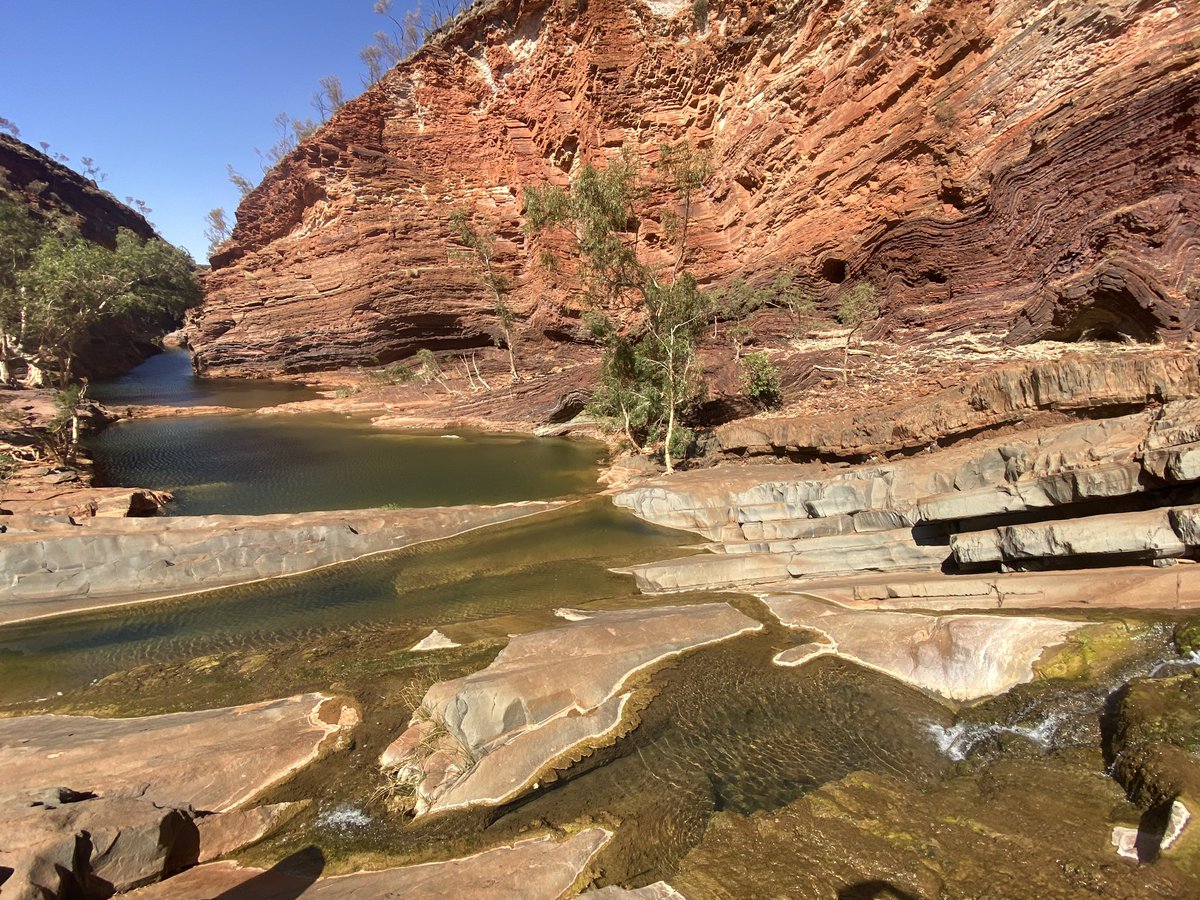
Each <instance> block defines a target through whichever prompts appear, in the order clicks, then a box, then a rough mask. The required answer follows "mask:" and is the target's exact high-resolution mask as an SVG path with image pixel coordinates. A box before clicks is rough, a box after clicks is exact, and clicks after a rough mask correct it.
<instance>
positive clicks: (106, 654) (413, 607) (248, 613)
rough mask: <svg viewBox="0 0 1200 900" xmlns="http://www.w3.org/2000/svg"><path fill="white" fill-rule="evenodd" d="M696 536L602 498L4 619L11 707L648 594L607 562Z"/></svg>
mask: <svg viewBox="0 0 1200 900" xmlns="http://www.w3.org/2000/svg"><path fill="white" fill-rule="evenodd" d="M686 540H687V535H682V534H680V533H679V532H675V531H670V530H668V529H664V528H657V527H655V526H652V525H647V524H646V523H644V522H641V521H640V520H638V519H635V518H633V517H632V516H629V515H626V514H624V513H622V512H620V511H618V510H616V509H614V508H613V507H612V506H611V504H609V503H608V502H607V501H606V500H601V499H599V498H597V499H594V500H589V501H586V502H584V503H580V504H575V505H573V506H570V507H568V508H566V509H564V510H562V511H559V512H555V513H550V514H547V515H542V516H536V517H533V518H530V519H526V520H522V521H518V522H516V523H513V524H510V525H503V526H498V527H493V528H488V529H483V530H481V531H477V532H472V533H470V534H467V535H463V536H461V537H457V538H452V539H449V540H445V541H438V542H436V543H431V544H426V545H421V546H418V547H412V548H408V549H406V550H400V551H396V552H394V553H388V554H382V555H379V556H372V557H368V558H366V559H362V560H358V561H357V562H351V563H346V564H343V565H338V566H334V567H331V568H327V569H321V570H318V571H316V572H310V573H306V574H302V575H297V576H293V577H291V578H281V579H275V580H272V581H264V582H258V583H255V584H249V585H243V586H241V587H234V588H225V589H222V590H216V591H209V592H206V593H203V594H198V595H192V596H190V597H185V598H179V599H175V600H167V601H155V602H152V603H146V604H139V605H137V606H131V607H121V608H116V609H109V610H101V611H97V612H94V613H86V614H81V615H73V616H62V617H59V618H56V619H53V620H52V621H50V622H46V621H35V622H28V623H23V624H17V625H9V626H6V627H4V628H0V667H2V668H3V670H4V677H3V678H0V708H2V705H3V704H12V703H16V702H21V701H27V700H31V699H35V698H39V697H47V696H51V695H53V694H54V693H55V692H57V691H69V690H71V689H74V688H78V687H81V686H83V685H86V684H88V683H89V682H91V681H92V680H93V679H98V678H103V677H104V676H106V675H110V674H112V673H113V672H119V671H121V670H124V669H129V668H132V667H134V666H140V665H146V664H148V663H156V664H169V663H172V662H177V661H180V660H187V659H192V658H195V657H198V656H206V655H210V654H223V653H233V652H238V651H245V650H247V649H264V648H270V647H273V646H281V645H284V644H289V643H296V642H304V643H306V644H308V645H315V644H318V643H320V642H321V641H323V640H325V639H326V638H327V637H328V636H330V635H333V634H340V633H343V632H346V631H349V632H368V631H371V630H380V629H384V630H387V631H390V632H392V633H396V634H397V635H398V636H397V642H398V643H397V645H396V646H393V647H392V649H396V650H398V649H403V644H402V643H399V642H400V641H401V640H402V639H407V638H406V637H405V635H406V633H407V632H406V630H411V629H425V630H426V633H427V631H428V630H429V629H432V628H433V627H435V626H438V627H444V626H447V625H449V624H451V623H470V622H473V621H476V620H481V619H487V618H495V617H499V616H528V615H529V614H531V613H539V612H540V613H548V612H549V611H552V610H553V609H554V608H556V607H561V606H584V605H588V604H591V603H595V602H597V601H608V602H607V603H606V604H605V605H607V606H610V607H611V606H612V605H613V602H614V601H618V602H619V601H625V602H643V601H641V600H640V598H639V596H638V594H637V593H636V591H635V589H634V586H633V580H632V579H631V578H629V577H628V576H624V575H615V574H613V573H612V572H610V571H609V568H610V567H612V566H615V565H619V564H626V563H628V562H629V561H630V560H639V561H641V560H644V561H649V560H651V559H655V558H659V557H661V556H662V555H664V554H667V555H670V554H676V553H678V552H679V550H678V547H679V545H680V544H681V543H683V542H686ZM553 621H561V620H553V619H552V618H550V617H549V616H543V617H540V618H539V619H538V622H540V623H541V625H542V627H544V626H547V625H550V624H551V623H552V622H553ZM409 636H411V635H409ZM467 636H470V634H469V633H468V634H467ZM411 643H412V641H410V644H411ZM286 687H288V688H289V689H290V688H291V687H292V685H286Z"/></svg>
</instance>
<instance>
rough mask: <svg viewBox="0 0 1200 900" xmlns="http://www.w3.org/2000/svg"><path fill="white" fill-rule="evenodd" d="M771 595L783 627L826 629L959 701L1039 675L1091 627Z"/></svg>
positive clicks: (845, 645)
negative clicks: (1049, 654)
mask: <svg viewBox="0 0 1200 900" xmlns="http://www.w3.org/2000/svg"><path fill="white" fill-rule="evenodd" d="M764 601H765V602H766V604H767V606H768V607H769V608H770V610H771V612H773V613H774V614H775V615H776V616H778V618H779V620H780V621H781V622H782V623H783V624H784V625H788V626H791V627H793V628H808V629H812V630H816V631H820V632H822V633H823V634H825V635H826V636H827V637H828V638H829V640H830V642H832V643H833V644H835V645H836V651H837V653H838V655H839V656H844V657H846V658H848V659H852V660H854V661H855V662H858V663H861V664H863V665H867V666H870V667H871V668H875V669H879V670H881V671H883V672H886V673H887V674H889V675H891V676H892V677H894V678H898V679H900V680H901V681H905V682H908V683H909V684H914V685H916V686H918V687H921V688H924V689H925V690H928V691H932V692H934V693H937V694H941V695H942V696H944V697H948V698H949V699H951V700H960V701H965V700H975V699H978V698H980V697H987V696H991V695H993V694H1001V693H1003V692H1004V691H1007V690H1008V689H1009V688H1011V687H1013V686H1014V685H1017V684H1021V683H1024V682H1027V681H1030V680H1032V678H1033V675H1034V672H1033V664H1034V663H1035V662H1037V661H1038V659H1039V658H1040V657H1041V656H1042V654H1043V653H1044V652H1045V651H1046V649H1047V648H1049V647H1051V646H1054V645H1056V644H1060V643H1062V642H1063V641H1064V640H1065V639H1066V638H1067V636H1068V635H1070V634H1071V633H1072V632H1074V631H1076V630H1078V629H1079V628H1081V627H1084V623H1080V622H1065V621H1062V620H1061V619H1050V618H1044V617H1040V616H984V615H948V616H929V615H921V614H918V613H905V612H866V611H861V610H849V609H843V608H840V607H837V606H833V605H832V604H829V603H825V602H822V601H821V600H817V599H813V598H809V597H801V596H780V595H771V596H768V597H765V598H764ZM780 662H781V664H789V661H788V660H786V659H785V660H782V661H780ZM790 664H793V665H794V664H795V663H794V662H792V663H790Z"/></svg>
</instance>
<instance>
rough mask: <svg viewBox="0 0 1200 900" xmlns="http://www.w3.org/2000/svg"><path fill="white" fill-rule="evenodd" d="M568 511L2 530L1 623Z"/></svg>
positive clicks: (498, 509)
mask: <svg viewBox="0 0 1200 900" xmlns="http://www.w3.org/2000/svg"><path fill="white" fill-rule="evenodd" d="M564 505H566V504H565V503H563V502H534V501H530V502H522V503H504V504H499V505H496V506H448V507H433V508H429V509H397V510H391V509H359V510H344V511H337V512H308V513H289V514H283V515H269V516H178V517H175V518H157V519H87V520H83V521H82V522H81V524H79V525H71V524H66V525H61V526H59V527H57V528H47V527H44V526H43V527H40V528H39V529H38V530H36V531H33V530H27V531H22V532H18V533H12V534H7V533H6V534H0V625H3V624H6V623H9V622H16V621H21V620H25V619H36V618H42V617H45V616H53V615H60V614H63V613H70V612H78V611H80V610H85V609H95V608H100V607H105V606H116V605H121V604H123V603H128V602H131V601H133V600H136V599H152V598H156V597H165V596H171V595H173V594H180V593H187V592H191V591H200V590H207V589H211V588H216V587H227V586H230V585H234V584H244V583H246V582H251V581H259V580H262V579H265V578H278V577H280V576H284V575H295V574H297V573H299V572H306V571H309V570H311V569H316V568H320V567H322V566H328V565H333V564H334V563H339V562H347V561H349V560H352V559H358V558H360V557H363V556H367V555H369V554H372V553H381V552H385V551H388V550H399V549H401V548H403V547H410V546H412V545H414V544H420V543H424V542H426V541H435V540H441V539H443V538H448V537H453V536H455V535H459V534H463V533H465V532H468V531H473V530H475V529H477V528H484V527H486V526H489V525H497V524H500V523H502V522H509V521H513V520H515V519H521V518H525V517H526V516H532V515H537V514H539V513H544V512H549V511H550V510H554V509H559V508H561V507H563V506H564Z"/></svg>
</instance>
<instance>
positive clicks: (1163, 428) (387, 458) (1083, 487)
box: [0, 0, 1200, 898]
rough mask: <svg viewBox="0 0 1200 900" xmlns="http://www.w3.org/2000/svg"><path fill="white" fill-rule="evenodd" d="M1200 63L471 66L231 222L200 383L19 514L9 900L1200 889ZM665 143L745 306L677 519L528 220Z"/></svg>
mask: <svg viewBox="0 0 1200 900" xmlns="http://www.w3.org/2000/svg"><path fill="white" fill-rule="evenodd" d="M1197 35H1200V10H1197V9H1196V8H1195V7H1192V6H1190V5H1189V4H1186V3H1182V2H1170V0H1106V2H1082V0H1062V2H1055V3H1033V2H1023V0H994V2H990V3H987V2H978V0H940V2H939V0H932V2H926V0H920V2H915V3H892V2H886V3H884V2H868V0H847V2H839V0H800V2H796V3H791V4H766V3H760V2H757V0H748V2H744V3H717V2H715V0H714V2H713V3H711V4H709V3H707V2H700V0H698V2H695V3H690V2H673V0H651V2H642V0H588V2H583V3H577V2H574V0H556V2H542V0H531V2H520V0H484V2H481V3H479V4H476V5H475V6H473V7H471V8H470V9H469V10H468V11H467V12H466V13H464V14H463V15H461V16H460V17H458V18H457V19H455V20H454V21H452V22H450V23H449V24H448V25H447V26H446V27H445V28H444V29H442V30H441V31H440V32H438V33H437V34H435V35H433V36H431V37H430V39H429V40H428V41H427V42H426V43H425V45H424V46H423V47H422V48H421V49H419V50H418V51H417V52H416V53H415V54H414V55H413V56H412V57H411V58H409V59H407V60H405V61H403V62H401V63H400V64H399V65H398V66H397V67H396V68H394V69H392V70H391V71H390V72H388V73H387V74H386V75H384V77H383V78H382V79H381V80H380V81H379V82H378V83H376V84H374V85H373V86H371V87H369V88H367V89H366V91H365V92H364V93H363V94H362V95H361V96H359V97H358V98H356V99H353V100H351V101H349V102H347V103H346V104H345V105H344V106H343V107H341V109H340V110H338V111H337V112H336V113H335V114H334V115H333V116H332V117H331V118H330V119H329V121H328V122H326V123H324V124H323V125H322V126H321V127H320V128H319V129H317V130H316V132H315V133H314V134H312V135H311V136H310V137H308V138H307V139H305V140H303V141H302V142H300V144H299V146H297V147H296V148H295V150H294V151H292V152H291V153H289V154H288V155H286V156H285V157H284V158H283V159H282V160H280V162H279V163H278V164H277V165H276V166H275V167H274V168H273V169H271V171H269V172H268V173H267V174H266V176H265V178H264V180H263V182H262V184H261V185H259V186H258V187H257V188H256V189H254V190H253V191H252V192H250V193H249V194H248V195H247V196H246V197H245V199H244V201H243V203H242V206H241V207H240V209H239V211H238V216H237V226H236V228H235V229H234V231H233V233H232V235H231V236H230V237H229V239H228V240H226V241H225V242H224V243H222V244H221V245H220V247H219V248H218V249H217V251H216V252H215V253H214V255H213V257H212V260H211V263H212V265H211V269H210V270H208V271H206V272H204V273H203V275H202V279H203V285H204V295H205V296H204V301H203V303H202V304H201V305H199V306H196V307H194V308H192V309H190V310H189V311H188V313H187V317H186V321H185V322H184V323H183V327H182V329H181V331H180V332H177V333H176V335H175V336H174V338H173V340H175V341H178V342H180V343H181V344H182V346H180V347H171V346H169V347H167V349H166V350H165V352H161V353H157V354H155V355H153V356H151V357H150V358H149V359H148V360H147V361H145V362H143V363H141V365H140V366H139V367H137V368H134V369H133V370H132V371H129V372H127V373H126V374H125V375H122V376H120V377H118V378H116V379H110V380H105V381H100V380H93V381H92V383H91V384H89V385H88V394H87V400H88V401H89V402H90V401H98V404H99V405H96V406H94V407H88V409H89V410H91V412H90V415H89V417H88V418H89V419H90V420H91V422H92V423H93V427H92V433H91V434H89V436H88V437H87V438H86V440H85V442H84V453H83V455H82V456H81V462H80V465H79V467H78V468H77V469H71V468H70V467H68V466H65V465H58V464H57V463H55V462H54V461H52V460H51V459H50V458H49V457H47V456H45V455H42V456H39V457H38V458H36V459H30V460H25V461H24V462H22V463H21V465H19V466H18V467H17V468H16V469H15V471H14V472H13V473H12V474H11V475H9V476H8V477H6V478H5V480H4V481H3V482H0V770H2V771H4V772H5V773H6V774H7V776H8V777H7V780H6V783H5V785H4V787H3V789H2V790H0V890H3V892H4V895H5V897H7V896H8V895H9V893H10V892H11V893H12V895H13V896H14V897H30V898H34V897H38V898H40V897H46V896H50V897H58V896H63V897H67V896H83V897H110V896H114V895H120V896H124V895H126V894H128V895H129V896H131V897H149V898H152V897H174V898H215V897H238V896H244V897H257V896H263V897H318V898H319V897H352V896H489V897H492V896H494V897H515V896H522V897H548V898H550V897H553V898H558V897H570V896H576V895H582V896H590V895H595V896H597V897H598V898H604V897H608V898H620V897H626V896H627V897H643V898H677V897H681V896H682V897H687V898H708V897H730V898H732V897H737V898H742V897H780V896H785V897H831V896H837V897H846V898H855V897H874V898H907V897H922V898H924V897H930V898H934V897H969V896H997V897H1026V896H1037V897H1079V896H1103V897H1118V898H1120V897H1129V898H1138V897H1146V896H1164V897H1187V896H1195V895H1196V894H1197V893H1200V826H1197V825H1196V823H1195V822H1194V821H1193V820H1194V818H1195V816H1196V815H1197V814H1198V813H1200V705H1198V703H1197V690H1200V688H1197V684H1198V681H1197V679H1198V677H1200V674H1198V673H1200V574H1198V572H1200V569H1198V567H1197V562H1198V561H1200V524H1198V523H1200V362H1198V360H1200V357H1198V356H1197V352H1196V344H1195V341H1196V330H1197V319H1196V317H1197V315H1198V314H1200V306H1198V305H1197V304H1198V301H1200V238H1198V235H1200V215H1198V211H1200V118H1198V117H1197V113H1198V112H1200V109H1198V105H1200V40H1198V38H1197ZM682 141H686V142H688V146H691V147H695V148H699V149H700V150H703V151H704V152H705V153H706V154H708V159H710V160H711V164H712V172H711V178H709V179H708V180H707V181H706V183H705V184H704V186H703V188H702V189H700V190H699V192H698V194H697V196H696V198H695V200H694V209H693V210H692V213H691V215H692V217H693V218H692V219H691V220H690V224H689V225H688V226H687V228H686V229H685V235H686V236H685V238H684V239H683V240H682V241H678V240H677V236H675V235H677V224H675V223H677V222H678V216H679V215H680V214H679V211H678V210H677V209H676V208H675V207H674V201H673V200H672V198H671V195H670V194H669V193H668V192H667V191H666V189H665V188H664V187H663V183H662V181H661V180H656V179H657V178H658V176H654V177H649V178H648V179H647V181H646V185H647V193H646V194H645V195H644V196H640V197H639V198H638V205H637V207H636V212H637V215H636V217H634V218H632V219H631V221H629V222H627V223H624V225H625V227H627V231H626V232H623V233H622V234H623V235H624V236H625V237H626V238H628V239H629V240H631V241H633V242H634V243H636V245H637V247H638V252H639V253H640V254H642V256H641V257H639V258H644V259H646V260H648V262H647V263H646V265H647V266H648V267H649V268H650V269H652V270H656V271H660V272H664V271H669V270H670V269H671V268H672V266H674V268H675V269H676V270H678V269H680V268H681V266H682V265H683V264H684V263H686V266H687V269H688V271H689V272H690V273H691V274H693V275H694V276H695V278H696V280H697V283H698V285H699V288H700V291H701V292H702V293H704V294H706V295H708V296H712V297H715V298H723V299H724V300H725V301H726V305H725V306H721V305H720V304H719V303H716V304H715V305H714V306H713V307H712V308H711V310H710V315H709V317H708V318H706V319H705V320H704V322H703V323H702V324H703V327H702V328H701V329H698V331H697V334H696V338H695V343H696V346H695V353H696V356H695V359H696V361H697V369H698V370H701V375H702V380H703V382H704V384H705V386H706V388H707V393H706V395H705V396H704V397H703V398H701V399H698V400H697V402H696V403H694V404H692V405H690V406H689V407H687V409H686V412H685V417H686V421H685V424H686V425H687V427H688V428H689V433H690V434H693V436H694V440H693V441H692V443H691V444H690V446H688V447H687V448H685V451H684V452H682V453H680V454H679V461H678V463H679V465H680V470H679V471H675V472H667V471H664V469H663V466H662V451H661V448H660V447H658V446H656V445H655V444H654V440H653V439H648V440H647V441H646V445H645V446H644V447H631V446H630V445H629V443H628V441H627V439H626V438H625V437H624V436H623V435H622V433H621V429H620V428H619V427H618V428H617V429H615V430H614V429H612V428H611V427H606V426H611V423H606V421H605V418H604V416H603V415H600V414H598V413H597V411H596V406H595V403H594V401H591V398H592V396H593V393H594V391H595V390H596V389H597V385H598V383H600V382H601V381H602V379H603V378H604V377H605V373H607V372H609V371H611V370H610V369H608V368H606V367H607V366H608V365H609V357H608V356H607V355H606V351H608V350H610V349H611V347H610V346H609V345H605V344H604V343H603V338H597V337H596V335H595V334H594V333H593V331H592V330H591V328H590V325H589V323H590V322H592V321H594V316H595V314H596V312H597V310H596V308H595V297H594V291H592V290H591V289H590V287H589V284H588V278H589V275H588V273H587V271H586V269H585V267H584V266H583V265H582V263H578V262H577V261H575V260H570V257H569V255H567V256H566V258H567V259H568V262H567V263H566V264H565V265H563V266H560V267H559V268H558V269H555V268H553V267H549V266H547V265H545V264H544V251H547V250H550V251H555V252H559V253H561V252H562V251H563V248H564V247H565V246H566V245H567V244H568V243H569V242H570V240H571V238H572V235H571V234H570V229H566V230H560V231H558V232H554V231H546V232H542V233H540V234H534V233H533V232H532V231H530V230H528V229H526V227H525V225H526V218H527V213H528V201H527V195H526V191H528V190H529V189H530V188H534V187H538V186H542V185H546V184H551V185H559V186H564V187H565V186H567V185H572V184H575V183H577V182H578V179H579V177H580V174H581V172H582V171H584V170H585V167H586V166H587V165H588V164H593V165H596V166H598V167H600V168H601V169H602V168H603V167H604V165H605V164H606V163H607V164H612V163H613V161H614V160H617V159H618V158H619V157H618V153H619V151H620V150H621V149H622V148H624V150H625V151H626V152H627V153H631V154H632V155H633V156H634V157H636V158H637V159H638V160H639V161H640V163H641V165H642V166H643V167H644V169H645V171H647V172H650V173H657V172H661V169H658V168H656V163H657V162H658V161H659V160H660V159H661V157H662V155H663V153H664V150H663V148H664V147H668V146H679V145H680V144H679V142H682ZM4 146H7V144H3V145H0V149H3V147H4ZM30 152H32V153H34V154H36V151H32V150H31V151H30ZM26 180H27V181H28V180H29V179H26ZM689 202H691V201H689ZM456 210H468V211H469V212H470V215H471V216H472V217H473V221H475V222H478V223H482V226H483V227H486V228H487V230H488V232H489V233H490V234H491V235H492V236H493V237H494V248H493V249H494V251H495V256H494V260H492V262H494V265H495V267H496V271H497V272H500V273H502V275H503V278H504V279H505V281H504V286H505V288H506V291H507V293H506V295H505V297H506V300H504V301H501V299H500V292H498V291H497V292H496V295H495V296H492V295H491V294H489V282H488V281H487V279H486V278H481V276H480V271H479V269H478V266H476V265H473V264H471V263H469V262H468V261H465V260H464V257H463V254H462V252H461V241H457V242H456V239H455V236H454V232H453V228H452V224H451V222H452V214H453V213H454V212H455V211H456ZM673 217H674V218H673ZM677 245H678V246H679V247H680V248H681V249H679V250H678V260H679V262H676V257H675V254H676V252H677V251H676V249H675V248H676V246H677ZM492 262H489V265H490V264H492ZM489 271H490V270H489ZM781 276H783V280H782V281H781V280H779V279H780V278H781ZM664 281H665V278H664ZM785 282H786V284H787V286H788V287H787V288H786V290H787V291H791V292H792V294H791V295H790V296H792V297H793V298H795V297H801V298H802V301H803V302H797V303H793V304H791V305H789V301H786V300H785V299H784V297H783V293H784V289H783V288H781V287H777V286H778V285H782V284H784V283H785ZM858 285H869V286H870V288H871V292H872V295H873V297H874V298H876V300H877V301H878V316H877V317H873V318H872V319H871V321H870V322H868V323H867V325H866V326H865V327H864V328H863V329H862V333H861V334H860V335H855V334H854V333H853V331H852V329H851V327H850V326H849V325H848V323H847V322H845V321H838V311H839V308H840V307H842V305H843V303H844V301H845V298H846V296H847V294H848V293H849V292H850V291H852V290H854V289H855V287H856V286H858ZM738 292H741V293H738ZM747 292H750V293H754V292H757V293H754V296H756V297H757V298H758V300H757V301H756V303H755V304H754V305H752V306H751V305H746V306H745V307H744V308H740V309H734V307H733V306H732V305H731V303H730V301H729V298H730V297H735V298H736V297H745V296H748V295H749V293H747ZM613 296H615V294H614V295H613ZM505 302H507V304H509V306H510V307H511V309H510V310H509V312H510V313H511V319H510V318H508V316H507V315H505V310H504V309H503V308H502V307H504V303H505ZM601 312H603V313H605V314H606V315H608V316H609V317H610V319H611V321H613V322H614V323H616V326H617V327H618V328H620V329H625V332H624V333H625V334H629V335H634V334H637V333H638V329H639V328H640V327H642V323H643V319H645V318H646V317H647V313H646V312H645V309H643V308H639V307H638V306H636V305H628V304H623V303H620V302H616V301H614V302H613V303H612V304H611V305H610V306H609V307H605V308H604V309H602V310H601ZM843 318H844V317H843ZM100 345H101V346H102V345H103V342H102V341H101V342H100ZM510 350H511V351H512V354H513V359H514V369H515V373H519V374H515V377H514V374H510V368H509V366H510V359H509V351H510ZM751 353H755V354H763V355H764V357H765V359H766V360H767V362H768V364H769V366H770V367H771V370H772V371H775V372H777V373H778V378H779V390H780V393H781V398H780V402H779V403H778V404H776V405H773V406H772V405H769V404H765V403H763V402H762V401H761V400H760V399H759V398H755V397H753V396H752V395H750V393H749V389H748V386H747V382H746V380H744V376H743V370H744V365H745V363H744V360H745V358H746V357H747V356H748V355H750V354H751ZM430 360H433V362H430ZM129 362H130V360H129V359H124V361H123V362H122V363H121V364H114V370H116V369H120V368H122V367H124V366H127V365H128V364H129ZM95 374H96V375H100V374H111V373H109V372H107V371H102V370H101V369H96V370H95ZM0 404H2V405H3V407H4V409H5V410H7V411H8V412H6V420H5V421H6V422H13V423H15V424H13V425H12V427H11V428H8V429H7V430H6V432H5V434H4V440H5V441H6V444H5V446H11V447H13V448H16V449H17V450H22V449H27V448H29V447H33V446H35V443H34V442H35V437H34V436H35V435H36V434H37V433H38V431H39V429H42V430H44V429H47V428H49V427H50V426H49V425H48V424H47V423H48V422H49V421H50V420H51V416H52V414H53V400H52V398H51V397H50V395H49V394H48V393H46V392H44V391H41V392H39V391H37V390H33V389H20V390H18V389H17V388H15V387H8V386H4V387H0ZM625 430H626V431H628V430H629V429H628V428H626V429H625ZM22 441H24V443H22ZM29 452H30V455H36V454H33V451H29ZM668 452H669V451H668Z"/></svg>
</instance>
